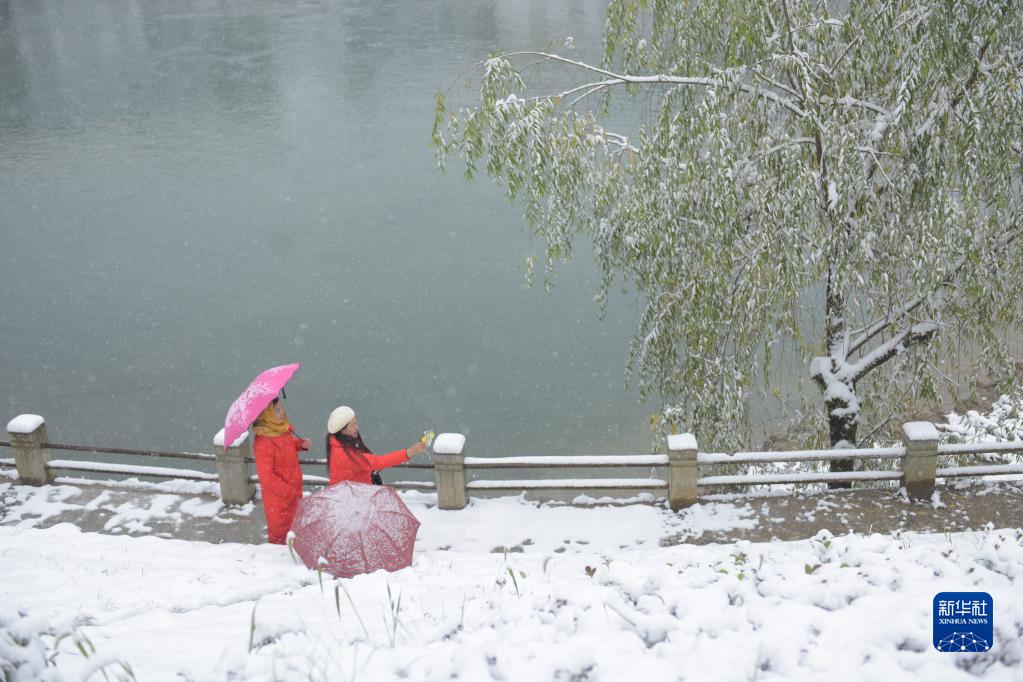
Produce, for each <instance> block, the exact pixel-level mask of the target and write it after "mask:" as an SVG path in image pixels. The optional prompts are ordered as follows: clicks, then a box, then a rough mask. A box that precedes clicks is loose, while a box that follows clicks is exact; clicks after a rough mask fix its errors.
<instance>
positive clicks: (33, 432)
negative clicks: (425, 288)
mask: <svg viewBox="0 0 1023 682" xmlns="http://www.w3.org/2000/svg"><path fill="white" fill-rule="evenodd" d="M7 431H8V434H9V436H10V440H9V441H0V447H8V448H10V449H11V450H13V451H14V458H13V459H2V458H0V469H11V468H15V469H17V472H18V481H19V482H21V483H27V484H31V485H45V484H48V483H53V482H55V481H56V482H60V480H59V479H57V478H56V476H55V475H56V473H57V472H90V473H106V474H119V475H123V476H132V477H145V478H156V479H184V480H191V481H203V482H211V483H212V482H217V483H219V488H220V494H221V497H222V498H223V500H224V502H225V503H227V504H245V503H247V502H249V501H250V500H252V499H253V497H254V496H255V485H254V484H255V483H257V482H258V477H256V476H255V475H253V471H252V468H253V467H252V466H251V465H252V464H253V463H254V462H255V458H254V457H253V455H252V443H251V441H250V440H249V439H248V437H247V434H245V435H243V436H242V437H241V438H239V439H238V440H237V441H235V442H234V443H232V444H230V445H228V446H226V447H225V445H224V443H223V433H222V432H221V433H219V434H217V437H216V438H214V450H215V453H214V454H207V453H199V452H165V451H160V450H136V449H129V448H108V447H100V446H92V445H75V444H66V443H51V442H50V441H49V439H48V438H47V435H46V424H45V421H44V420H43V418H42V417H38V416H36V415H21V416H20V417H17V418H15V419H14V420H12V421H11V422H10V423H9V424H8V427H7ZM938 439H939V434H938V432H937V429H935V427H934V425H933V424H931V423H929V422H910V423H908V424H905V425H903V445H901V446H896V447H888V448H859V449H827V450H794V451H788V452H737V453H734V454H729V453H709V452H699V451H698V446H697V441H696V438H695V437H693V436H692V435H691V434H682V435H675V436H670V437H669V438H668V454H666V455H665V454H662V455H597V456H594V455H585V456H537V457H498V458H489V457H465V456H464V449H465V437H464V436H462V435H461V434H454V433H445V434H441V435H440V436H438V437H437V440H436V442H435V443H434V457H433V463H432V464H420V463H408V464H404V465H402V466H400V467H397V468H398V469H405V470H430V471H433V473H434V480H433V481H399V482H396V483H394V486H395V487H398V488H402V489H407V490H422V491H436V493H437V502H438V506H439V507H440V508H441V509H462V508H464V507H465V506H466V505H467V504H468V501H469V498H470V496H471V494H473V493H475V494H488V493H494V492H523V491H561V492H570V493H584V492H598V493H601V492H602V493H610V492H633V493H634V492H648V493H651V494H654V495H659V496H665V495H666V496H667V498H668V501H669V503H670V505H671V507H672V508H673V509H679V508H681V507H684V506H687V505H690V504H693V503H694V502H696V501H697V499H698V497H700V496H701V495H702V494H703V493H704V492H706V491H707V490H708V489H712V488H715V487H718V488H720V487H722V486H729V487H736V486H739V487H741V486H746V487H749V486H764V485H781V484H800V485H801V484H808V483H833V482H860V483H863V482H889V481H899V482H900V483H901V484H902V486H903V487H905V488H906V491H907V493H908V494H909V495H910V496H912V497H914V498H929V497H930V495H931V494H932V493H933V491H934V487H935V483H936V481H937V480H939V479H950V478H963V477H984V476H1002V475H1020V474H1023V462H1021V463H1014V464H983V465H969V466H946V467H941V468H938V457H939V456H944V457H958V456H968V455H981V454H987V453H993V454H1003V455H1004V454H1007V453H1023V442H1007V443H966V444H959V443H955V444H947V443H939V442H938ZM54 450H59V451H69V452H85V453H94V454H114V455H124V456H135V457H147V458H154V457H155V458H165V459H186V460H193V461H197V462H207V463H209V464H211V465H215V470H214V467H211V468H210V470H206V471H203V470H197V469H179V468H175V467H160V466H142V465H134V464H116V463H109V462H95V461H74V460H61V459H53V458H52V451H54ZM838 459H845V460H857V461H873V462H876V463H878V464H880V465H881V468H880V469H877V470H861V471H849V472H787V471H773V472H772V471H767V472H760V473H726V474H714V473H709V472H707V470H708V469H713V468H717V467H721V466H729V467H732V466H735V465H742V466H746V467H749V466H759V465H772V464H784V463H790V462H828V461H833V460H838ZM299 462H300V463H301V464H303V465H306V466H317V467H319V466H322V467H324V468H326V465H327V460H326V459H322V458H300V460H299ZM886 462H888V463H889V465H888V467H887V468H885V463H886ZM892 463H894V464H896V465H897V468H892V466H891V464H892ZM646 467H650V468H651V470H653V469H655V468H656V469H658V470H660V471H663V472H664V474H663V478H659V477H655V476H654V475H653V471H651V474H650V475H649V476H647V477H642V478H589V477H587V478H530V479H509V480H496V479H495V480H489V479H473V478H472V476H470V472H485V471H493V470H523V471H537V470H555V471H557V470H564V469H575V470H577V471H578V470H584V471H588V470H605V469H614V468H617V469H637V468H646ZM731 470H732V471H735V469H734V468H732V469H731ZM701 473H702V474H706V475H701ZM303 481H304V484H305V485H306V486H322V485H326V484H327V482H328V481H327V478H325V477H324V476H319V475H315V474H310V473H307V474H305V476H304V479H303ZM104 483H106V484H110V485H115V484H118V485H119V484H120V482H119V481H106V482H104Z"/></svg>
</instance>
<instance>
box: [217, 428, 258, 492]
mask: <svg viewBox="0 0 1023 682" xmlns="http://www.w3.org/2000/svg"><path fill="white" fill-rule="evenodd" d="M224 445H225V444H224V430H223V429H221V430H220V431H219V432H217V435H216V437H214V439H213V447H214V450H215V452H216V454H217V477H218V478H219V479H220V499H222V500H223V501H224V504H245V503H247V502H249V501H251V500H252V498H253V497H254V496H255V489H254V488H253V486H252V481H251V477H252V471H251V469H250V468H249V461H248V460H249V458H250V457H252V441H251V440H250V439H249V433H248V431H246V432H245V433H243V434H242V435H241V436H239V437H238V440H236V441H235V442H233V443H231V444H229V445H228V446H227V447H225V446H224Z"/></svg>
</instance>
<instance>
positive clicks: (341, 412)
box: [327, 405, 355, 433]
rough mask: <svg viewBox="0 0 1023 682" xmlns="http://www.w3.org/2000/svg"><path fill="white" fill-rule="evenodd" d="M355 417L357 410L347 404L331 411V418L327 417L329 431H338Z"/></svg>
mask: <svg viewBox="0 0 1023 682" xmlns="http://www.w3.org/2000/svg"><path fill="white" fill-rule="evenodd" d="M354 418H355V410H353V409H352V408H350V407H348V406H347V405H342V406H341V407H338V408H336V409H335V410H334V411H333V412H331V413H330V418H329V419H327V433H337V432H338V431H340V430H341V429H343V428H345V427H346V426H348V423H349V422H350V421H352V419H354Z"/></svg>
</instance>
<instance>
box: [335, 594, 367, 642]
mask: <svg viewBox="0 0 1023 682" xmlns="http://www.w3.org/2000/svg"><path fill="white" fill-rule="evenodd" d="M338 585H340V586H341V589H342V590H343V591H344V593H345V596H346V597H348V603H349V604H351V605H352V611H354V612H355V617H356V618H358V619H359V625H361V626H362V631H363V632H364V633H366V641H369V630H367V629H366V624H365V623H363V622H362V616H361V615H360V614H359V609H357V608H355V602H354V601H352V595H350V594H348V588H347V587H345V584H344V583H342V582H338Z"/></svg>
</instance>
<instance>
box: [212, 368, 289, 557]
mask: <svg viewBox="0 0 1023 682" xmlns="http://www.w3.org/2000/svg"><path fill="white" fill-rule="evenodd" d="M300 366H301V365H299V363H297V362H296V363H294V364H290V365H281V366H280V367H271V368H270V369H268V370H266V371H264V372H260V373H259V375H258V376H257V377H256V378H255V379H253V380H252V381H251V382H250V383H249V386H248V388H246V389H245V390H244V391H242V394H241V395H240V396H238V398H237V399H235V401H234V403H232V405H231V408H230V409H229V410H228V411H227V418H226V419H224V431H223V438H224V443H225V445H226V444H230V443H234V442H235V439H237V438H238V437H239V436H241V435H242V434H244V433H245V432H246V431H247V430H248V428H249V424H252V427H253V428H252V430H253V431H254V432H255V434H256V437H255V439H254V440H253V442H252V449H253V451H254V452H255V455H256V473H258V474H259V489H260V492H261V494H262V496H263V509H264V510H265V511H266V534H267V536H268V539H269V541H270V542H272V543H274V544H277V545H283V544H284V542H285V539H286V538H287V535H288V530H289V529H290V528H291V522H292V519H294V517H295V510H296V509H297V508H298V501H299V500H301V499H302V467H301V465H300V464H299V462H298V451H299V450H308V449H309V441H308V440H304V439H301V438H299V437H298V436H296V435H295V429H294V427H292V426H291V424H290V423H288V415H287V414H285V412H284V405H282V404H281V402H280V399H279V398H278V397H277V396H278V394H283V391H284V384H286V383H288V381H289V380H290V379H291V377H293V376H294V375H295V372H297V371H298V368H299V367H300Z"/></svg>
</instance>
